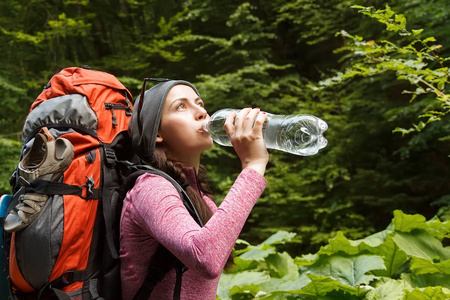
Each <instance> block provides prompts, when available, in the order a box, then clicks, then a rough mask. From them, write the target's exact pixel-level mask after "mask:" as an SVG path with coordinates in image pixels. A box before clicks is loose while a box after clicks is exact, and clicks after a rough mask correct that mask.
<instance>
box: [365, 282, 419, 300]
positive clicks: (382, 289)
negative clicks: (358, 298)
mask: <svg viewBox="0 0 450 300" xmlns="http://www.w3.org/2000/svg"><path fill="white" fill-rule="evenodd" d="M408 288H411V286H410V285H409V284H408V283H406V282H404V281H402V280H394V279H390V278H383V279H382V280H380V281H379V282H378V283H377V284H376V286H375V288H374V289H372V290H371V291H369V292H368V293H367V295H366V299H368V300H401V299H403V296H404V293H405V292H404V291H405V289H408Z"/></svg>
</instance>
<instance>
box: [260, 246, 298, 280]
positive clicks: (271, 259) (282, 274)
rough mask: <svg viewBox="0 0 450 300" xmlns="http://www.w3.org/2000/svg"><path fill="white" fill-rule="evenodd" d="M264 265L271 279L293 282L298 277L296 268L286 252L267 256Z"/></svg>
mask: <svg viewBox="0 0 450 300" xmlns="http://www.w3.org/2000/svg"><path fill="white" fill-rule="evenodd" d="M266 264H267V268H268V269H269V272H270V275H271V277H276V278H283V279H285V280H294V279H296V278H297V277H298V267H297V266H296V265H295V264H294V260H293V259H292V257H291V256H290V255H289V254H288V253H287V252H283V253H275V254H272V255H269V256H268V257H267V258H266Z"/></svg>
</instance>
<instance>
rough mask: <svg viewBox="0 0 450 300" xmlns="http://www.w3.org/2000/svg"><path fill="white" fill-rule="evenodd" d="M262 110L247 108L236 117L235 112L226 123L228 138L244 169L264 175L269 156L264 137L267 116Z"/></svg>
mask: <svg viewBox="0 0 450 300" xmlns="http://www.w3.org/2000/svg"><path fill="white" fill-rule="evenodd" d="M259 112H260V109H259V108H255V109H251V108H246V109H243V110H241V111H240V112H239V114H237V115H236V112H235V111H233V112H232V113H230V114H229V115H228V117H227V119H226V121H225V130H226V131H227V134H228V138H229V139H230V141H231V144H232V145H233V147H234V150H235V151H236V153H237V155H238V156H239V158H240V159H241V163H242V169H244V168H252V169H254V170H255V171H257V172H258V173H259V174H261V175H264V172H265V170H266V165H267V162H268V161H269V154H268V153H267V149H266V144H265V142H264V139H263V135H262V127H263V124H264V121H265V120H266V117H267V116H266V114H265V113H262V114H260V113H259Z"/></svg>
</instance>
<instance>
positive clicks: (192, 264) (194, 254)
mask: <svg viewBox="0 0 450 300" xmlns="http://www.w3.org/2000/svg"><path fill="white" fill-rule="evenodd" d="M266 184H267V182H266V180H265V179H264V177H263V176H261V175H260V174H258V173H257V172H256V171H254V170H252V169H249V168H248V169H244V170H243V171H242V172H241V173H240V174H239V176H238V178H237V179H236V181H235V182H234V184H233V186H232V187H231V189H230V191H229V192H228V194H227V196H226V197H225V199H224V200H223V202H222V204H221V205H220V206H219V207H218V209H217V210H216V212H215V213H214V215H213V216H212V217H211V219H210V220H209V221H208V222H207V224H205V226H204V227H200V226H199V225H198V224H197V223H196V222H195V220H194V219H193V218H192V217H191V216H190V215H189V212H188V211H187V210H186V208H185V207H184V205H183V203H182V200H181V198H180V195H179V194H178V192H177V190H176V189H175V187H174V186H173V185H172V184H171V183H170V182H169V181H167V180H166V179H164V178H162V177H160V176H157V175H153V174H144V175H142V176H141V177H139V178H138V180H137V182H136V185H135V187H134V188H133V189H132V190H131V191H130V192H131V193H132V194H131V195H130V196H131V197H132V201H131V203H132V205H133V208H134V210H135V212H136V213H135V214H134V221H135V222H136V224H137V225H138V226H140V227H141V228H142V229H143V230H144V231H146V232H148V233H149V234H150V235H152V236H153V237H154V238H155V239H156V240H158V242H159V243H161V244H162V245H163V246H164V247H166V248H167V249H168V250H169V251H170V252H172V253H173V254H174V255H175V256H176V257H178V259H180V260H181V261H182V262H183V263H184V264H185V265H186V266H187V267H188V268H191V269H194V270H196V271H197V272H200V273H202V274H203V275H204V276H207V277H210V278H215V277H217V276H219V275H220V274H221V272H222V270H223V267H224V265H225V263H226V261H227V258H228V256H229V255H230V253H231V250H232V248H233V246H234V243H235V242H236V239H237V238H238V237H239V234H240V232H241V230H242V227H243V226H244V223H245V221H246V220H247V218H248V216H249V214H250V212H251V210H252V208H253V206H254V205H255V203H256V201H257V200H258V198H259V197H260V196H261V194H262V192H263V190H264V188H265V187H266Z"/></svg>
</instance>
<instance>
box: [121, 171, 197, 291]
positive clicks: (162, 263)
mask: <svg viewBox="0 0 450 300" xmlns="http://www.w3.org/2000/svg"><path fill="white" fill-rule="evenodd" d="M133 168H137V169H138V171H135V172H134V173H132V174H131V175H130V176H128V177H127V179H126V180H125V183H124V186H123V189H122V194H121V197H120V198H121V199H124V198H125V193H126V192H127V191H128V190H130V189H131V188H132V187H133V186H134V184H135V183H136V180H137V178H138V177H139V176H141V175H143V174H145V173H151V174H155V175H159V176H162V177H164V178H165V179H167V180H169V181H170V182H171V183H172V184H173V185H174V187H175V188H176V189H177V191H178V192H179V193H180V197H181V199H182V200H183V204H184V205H185V207H186V209H187V210H188V211H189V214H190V215H191V216H192V218H194V220H195V221H196V222H197V223H198V224H199V225H200V226H202V227H203V223H202V221H201V220H200V217H199V215H198V213H197V210H196V209H195V207H194V205H193V204H192V202H191V200H190V199H189V197H188V195H187V194H186V191H185V189H186V188H187V187H188V186H189V184H188V183H185V184H183V187H181V186H180V185H179V184H178V183H177V182H176V181H175V180H174V179H173V178H172V177H170V176H169V175H168V174H166V173H164V172H162V171H161V170H158V169H155V168H153V167H151V166H148V165H139V166H135V165H134V166H133ZM172 268H175V271H176V282H175V289H174V292H173V299H174V300H179V299H180V293H181V278H182V275H183V273H184V272H185V271H186V270H187V268H186V266H185V265H184V264H183V263H182V262H181V261H180V260H179V259H178V258H177V257H175V256H174V255H173V254H172V253H171V252H170V251H169V250H167V249H166V248H164V247H163V246H161V245H160V246H159V247H158V250H157V251H156V253H155V255H154V256H153V259H152V261H151V263H150V266H149V268H148V273H147V276H146V278H145V280H144V283H143V284H142V286H141V287H140V288H139V291H138V292H137V294H136V295H135V296H134V298H133V299H134V300H147V299H148V298H149V297H150V294H151V293H152V291H153V289H154V288H155V286H156V285H157V284H158V282H160V281H161V280H162V279H163V278H164V276H165V275H166V274H167V273H168V272H169V271H170V270H171V269H172Z"/></svg>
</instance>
